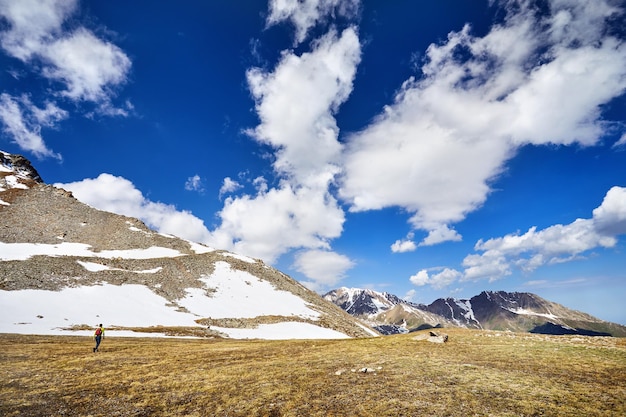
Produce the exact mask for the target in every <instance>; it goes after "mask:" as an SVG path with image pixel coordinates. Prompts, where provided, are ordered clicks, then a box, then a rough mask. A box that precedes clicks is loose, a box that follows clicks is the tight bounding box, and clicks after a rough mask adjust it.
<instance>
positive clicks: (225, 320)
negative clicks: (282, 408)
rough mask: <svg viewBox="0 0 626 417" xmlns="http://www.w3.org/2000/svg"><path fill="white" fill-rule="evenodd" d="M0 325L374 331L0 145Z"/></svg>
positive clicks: (176, 331)
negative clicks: (54, 179) (77, 188)
mask: <svg viewBox="0 0 626 417" xmlns="http://www.w3.org/2000/svg"><path fill="white" fill-rule="evenodd" d="M0 219H2V223H1V227H0V307H1V309H2V314H1V315H0V333H25V334H83V335H87V334H91V331H92V330H91V329H92V328H93V326H95V325H96V324H99V323H103V324H104V326H105V327H106V328H107V332H108V333H107V334H109V335H111V332H113V335H121V336H132V335H139V336H145V335H191V336H200V337H231V338H262V339H292V338H302V339H315V338H345V337H361V336H371V335H375V334H376V332H374V331H372V330H371V329H370V328H368V327H367V326H365V325H363V324H361V323H359V322H358V321H357V320H355V319H354V318H353V317H352V316H350V315H348V314H346V313H345V312H344V311H343V310H341V309H340V308H338V307H336V306H335V305H333V304H332V303H329V302H327V301H325V300H323V299H322V298H321V297H320V296H319V295H317V294H316V293H314V292H312V291H310V290H308V289H306V288H305V287H304V286H302V285H301V284H299V283H298V282H296V281H295V280H293V279H291V278H290V277H288V276H287V275H285V274H283V273H281V272H280V271H278V270H276V269H274V268H272V267H270V266H268V265H266V264H264V263H263V262H262V261H260V260H258V259H252V258H249V257H246V256H241V255H238V254H235V253H230V252H226V251H223V250H218V249H214V248H210V247H207V246H204V245H201V244H198V243H194V242H189V241H186V240H183V239H179V238H177V237H175V236H171V235H163V234H159V233H157V232H155V231H153V230H150V229H149V228H148V227H146V226H145V225H144V224H143V223H142V222H141V221H139V220H137V219H134V218H130V217H125V216H120V215H117V214H113V213H108V212H103V211H100V210H96V209H94V208H92V207H89V206H87V205H85V204H83V203H81V202H79V201H78V200H76V199H75V198H74V197H73V196H72V194H71V193H70V192H67V191H65V190H63V189H60V188H56V187H53V186H50V185H45V184H43V182H42V180H41V178H40V177H39V175H38V174H37V171H36V170H35V169H34V168H33V167H32V166H31V165H30V163H29V162H28V161H27V160H26V159H25V158H23V157H21V156H16V155H10V154H8V153H6V152H0Z"/></svg>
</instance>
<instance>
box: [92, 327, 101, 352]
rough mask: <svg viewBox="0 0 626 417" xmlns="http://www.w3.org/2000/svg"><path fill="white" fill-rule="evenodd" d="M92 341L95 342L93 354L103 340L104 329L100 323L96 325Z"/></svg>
mask: <svg viewBox="0 0 626 417" xmlns="http://www.w3.org/2000/svg"><path fill="white" fill-rule="evenodd" d="M93 339H94V340H95V341H96V346H95V347H94V348H93V351H94V352H97V351H98V346H100V342H102V339H104V328H103V327H102V323H100V324H99V325H98V327H97V328H96V331H95V332H94V334H93Z"/></svg>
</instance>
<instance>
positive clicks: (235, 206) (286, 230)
mask: <svg viewBox="0 0 626 417" xmlns="http://www.w3.org/2000/svg"><path fill="white" fill-rule="evenodd" d="M218 216H219V218H220V220H221V224H220V226H219V227H218V228H217V229H215V230H214V231H213V232H212V240H211V242H210V244H211V245H212V246H215V247H219V248H224V249H229V250H233V251H235V252H238V253H242V254H246V255H248V256H252V257H254V258H261V259H263V260H264V261H266V262H268V263H273V262H275V261H276V260H277V259H278V257H279V256H280V255H282V254H284V253H286V252H288V251H289V250H291V249H296V248H322V249H329V247H330V244H329V242H330V240H332V239H334V238H337V237H339V236H340V235H341V232H342V230H343V222H344V220H345V218H344V212H343V210H341V208H340V207H339V206H338V205H337V201H336V200H335V199H334V198H332V197H331V196H330V195H329V194H328V193H326V192H325V191H324V190H320V189H311V188H308V187H293V186H291V185H290V184H289V183H287V182H282V183H281V185H280V186H279V187H275V188H270V189H268V190H267V191H266V192H260V193H258V194H256V195H252V196H251V195H247V194H246V195H243V196H238V197H228V198H227V199H226V200H225V202H224V207H223V209H222V210H221V211H220V212H219V213H218Z"/></svg>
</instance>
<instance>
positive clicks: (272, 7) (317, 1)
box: [267, 0, 360, 44]
mask: <svg viewBox="0 0 626 417" xmlns="http://www.w3.org/2000/svg"><path fill="white" fill-rule="evenodd" d="M359 3H360V1H359V0H270V2H269V15H268V16H267V25H268V26H272V25H275V24H277V23H279V22H283V21H286V20H288V21H290V22H291V23H292V24H293V25H294V27H295V30H296V33H295V44H299V43H301V42H303V41H304V40H305V39H306V36H307V34H308V32H309V30H310V29H311V28H313V27H314V26H315V25H316V24H318V23H320V22H321V21H324V20H325V19H326V18H327V17H328V16H330V15H335V14H337V15H341V16H345V17H353V16H355V15H356V13H357V12H358V9H359Z"/></svg>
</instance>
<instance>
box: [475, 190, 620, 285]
mask: <svg viewBox="0 0 626 417" xmlns="http://www.w3.org/2000/svg"><path fill="white" fill-rule="evenodd" d="M623 234H626V188H624V187H613V188H611V189H610V190H609V191H608V192H607V194H606V196H605V197H604V200H603V202H602V204H601V205H600V206H599V207H598V208H596V209H595V210H593V217H592V218H591V219H576V220H575V221H573V222H572V223H570V224H567V225H562V224H557V225H553V226H550V227H548V228H545V229H543V230H539V231H538V230H537V228H536V227H532V228H530V229H529V230H528V231H527V232H526V233H524V234H522V235H520V234H519V233H516V234H508V235H506V236H503V237H499V238H492V239H489V240H487V241H484V242H483V241H482V240H481V241H478V242H477V243H476V246H475V249H476V250H477V251H481V252H482V253H481V254H471V255H468V256H467V257H466V258H465V259H464V260H463V266H464V267H465V271H464V277H463V279H464V280H479V279H489V280H495V279H499V278H502V277H504V276H507V275H510V274H511V273H512V270H513V268H519V269H522V270H524V271H533V270H535V269H536V268H538V267H540V266H543V265H546V264H551V263H560V262H567V261H570V260H573V259H577V258H578V257H580V256H581V255H582V254H584V253H585V252H587V251H590V250H593V249H596V248H611V247H613V246H615V244H616V243H617V237H618V236H620V235H623Z"/></svg>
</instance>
